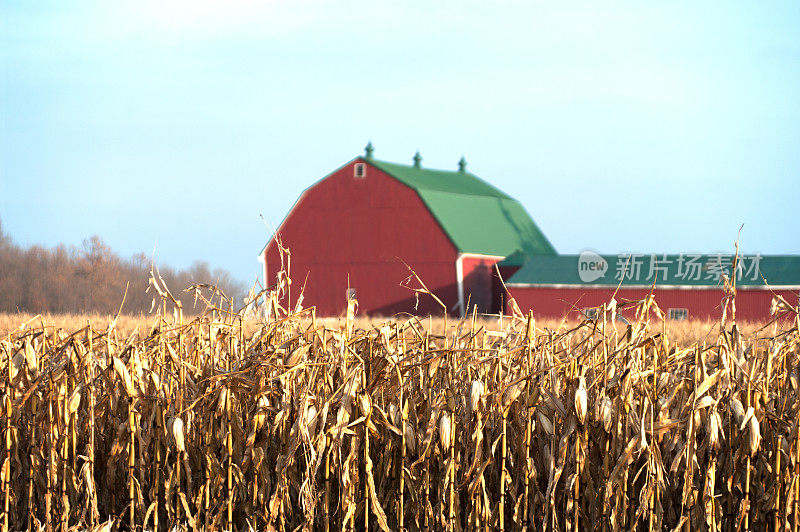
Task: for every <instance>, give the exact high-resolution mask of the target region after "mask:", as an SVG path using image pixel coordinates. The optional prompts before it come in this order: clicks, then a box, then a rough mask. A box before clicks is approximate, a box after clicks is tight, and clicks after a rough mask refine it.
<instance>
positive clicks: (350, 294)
mask: <svg viewBox="0 0 800 532" xmlns="http://www.w3.org/2000/svg"><path fill="white" fill-rule="evenodd" d="M346 297H347V300H348V301H350V300H351V299H355V298H356V289H355V288H348V289H347V294H346Z"/></svg>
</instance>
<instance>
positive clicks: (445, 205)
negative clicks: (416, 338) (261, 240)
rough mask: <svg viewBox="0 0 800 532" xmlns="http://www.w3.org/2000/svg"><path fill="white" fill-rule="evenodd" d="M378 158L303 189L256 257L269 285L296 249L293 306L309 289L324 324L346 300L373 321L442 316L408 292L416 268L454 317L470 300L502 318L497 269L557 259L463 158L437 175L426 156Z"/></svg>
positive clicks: (308, 299)
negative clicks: (506, 263)
mask: <svg viewBox="0 0 800 532" xmlns="http://www.w3.org/2000/svg"><path fill="white" fill-rule="evenodd" d="M372 151H373V150H372V146H371V144H370V145H368V146H367V149H366V155H365V156H364V157H358V158H356V159H354V160H352V161H350V162H348V163H347V164H345V165H344V166H342V167H341V168H339V169H338V170H335V171H334V172H333V173H331V174H329V175H328V176H326V177H324V178H323V179H321V180H320V181H318V182H317V183H316V184H314V185H312V186H311V187H309V188H308V189H306V190H305V191H304V192H303V193H302V194H301V195H300V198H299V199H298V200H297V202H296V203H295V205H294V207H292V209H291V211H290V212H289V214H288V215H287V216H286V218H285V219H284V220H283V222H282V223H281V224H280V226H279V227H278V229H277V231H276V233H275V235H273V237H272V238H271V239H270V241H269V242H268V243H267V245H266V246H265V247H264V249H263V250H262V252H261V254H260V255H259V260H261V261H262V262H263V268H264V279H265V281H266V282H267V284H268V285H269V284H273V283H274V282H275V279H276V274H277V272H278V271H279V270H280V268H281V257H280V253H279V246H278V245H277V244H278V242H280V244H281V245H282V246H283V247H285V248H288V249H289V251H290V256H291V266H290V267H291V271H290V275H291V278H292V280H293V284H292V287H291V294H290V297H291V299H292V301H291V304H292V305H294V300H295V299H296V298H297V295H298V294H299V292H300V289H301V288H302V291H303V305H304V306H306V307H308V306H312V305H313V306H316V308H317V312H318V314H320V315H323V316H324V315H338V314H341V313H342V311H343V310H344V308H345V306H346V300H347V298H348V297H355V298H356V299H357V300H358V305H359V311H360V312H366V313H368V314H376V315H391V314H395V313H398V312H410V313H415V314H428V313H434V314H436V313H440V312H441V311H442V309H441V307H440V306H439V305H438V304H437V303H436V302H435V301H434V300H433V298H431V297H429V296H424V295H421V296H420V297H419V299H418V300H417V298H416V297H415V294H414V292H412V291H411V290H410V289H409V288H408V287H407V286H403V283H404V281H405V280H406V279H408V277H409V275H410V273H409V269H408V268H411V269H413V270H414V272H416V274H417V275H418V276H419V277H420V278H421V279H422V281H423V282H424V283H425V284H426V285H427V287H428V288H429V289H430V290H431V291H432V292H433V293H434V294H436V296H437V297H438V298H439V299H441V301H442V302H443V303H444V304H445V305H446V306H447V309H448V312H450V313H453V314H462V313H463V312H464V311H465V308H466V305H467V303H468V302H469V305H470V308H471V307H472V305H473V304H474V305H477V306H478V310H479V311H480V312H499V311H500V310H501V309H502V307H501V303H500V298H499V297H498V294H497V290H496V288H494V289H493V282H492V278H493V275H492V271H493V266H494V264H495V263H496V262H498V261H500V260H503V259H504V258H505V257H506V256H508V255H510V254H512V253H514V252H515V251H521V252H524V253H525V254H527V255H533V254H538V255H554V254H555V250H554V249H553V246H552V245H550V242H548V240H547V239H546V238H545V236H544V235H543V234H542V232H541V231H540V230H539V228H538V227H537V226H536V224H535V223H534V221H533V220H532V219H531V217H530V215H528V213H527V212H526V211H525V209H524V208H523V206H522V205H521V204H520V203H519V202H518V201H516V200H515V199H513V198H511V197H510V196H508V195H507V194H505V193H503V192H502V191H500V190H498V189H497V188H495V187H493V186H492V185H490V184H489V183H487V182H485V181H483V180H482V179H480V178H478V177H477V176H475V175H473V174H471V173H470V172H468V171H467V170H466V162H465V161H464V160H463V158H462V160H461V161H459V169H458V171H445V170H431V169H427V168H423V167H422V164H421V157H420V156H419V153H417V155H416V156H415V157H414V164H413V165H411V166H406V165H401V164H395V163H388V162H384V161H378V160H376V159H374V158H373V157H372ZM406 265H408V267H407V266H406ZM409 284H410V285H412V286H417V285H416V284H415V283H409Z"/></svg>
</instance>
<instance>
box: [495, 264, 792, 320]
mask: <svg viewBox="0 0 800 532" xmlns="http://www.w3.org/2000/svg"><path fill="white" fill-rule="evenodd" d="M519 264H520V261H519V260H516V261H515V260H514V258H509V260H508V261H505V262H504V263H501V265H502V266H503V267H505V268H507V269H508V268H514V267H519ZM732 266H733V257H732V256H731V255H719V254H718V255H693V254H681V255H664V254H660V255H652V254H651V255H634V254H623V255H615V256H600V255H597V254H595V253H592V252H584V253H582V254H581V255H559V256H550V257H544V256H534V257H531V258H530V259H529V260H527V262H525V263H524V265H522V267H521V268H520V269H519V270H518V271H517V272H516V273H514V274H513V275H511V276H510V278H508V280H507V286H508V290H509V292H510V294H511V296H512V297H513V298H514V301H515V302H516V304H517V306H518V307H519V308H520V310H522V311H523V312H525V313H527V312H528V311H533V314H534V316H538V317H546V318H558V319H560V318H562V317H564V316H568V317H572V318H581V317H583V316H587V315H589V316H591V315H592V314H593V313H594V312H595V311H594V309H595V308H596V307H598V306H600V305H602V304H603V303H608V302H610V301H611V298H612V297H613V298H615V299H616V301H617V303H618V305H619V304H622V303H624V302H626V301H627V302H635V301H639V300H642V299H643V298H645V297H646V296H647V295H648V294H649V293H650V291H651V290H653V295H654V298H655V302H656V304H657V305H658V306H659V308H660V309H661V310H662V311H663V312H664V313H665V314H666V317H667V318H668V319H719V318H720V317H721V315H722V310H723V303H722V300H723V297H724V296H725V293H724V289H723V288H724V279H726V278H727V279H732V275H731V270H732ZM798 291H800V256H792V255H781V256H776V255H772V256H766V255H765V256H761V255H749V256H740V257H739V260H738V262H737V266H736V318H737V319H738V320H742V321H764V320H768V319H769V318H770V317H771V310H772V304H773V299H774V298H776V297H778V296H780V297H782V298H783V299H784V300H785V301H786V302H787V303H788V304H789V305H791V306H794V307H796V306H797V305H798ZM632 307H633V305H632V306H631V307H630V308H629V310H628V311H627V313H628V314H629V315H628V317H631V316H630V313H632ZM508 310H509V311H510V308H509V309H508ZM625 314H626V311H625V310H623V311H622V315H625Z"/></svg>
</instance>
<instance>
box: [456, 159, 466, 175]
mask: <svg viewBox="0 0 800 532" xmlns="http://www.w3.org/2000/svg"><path fill="white" fill-rule="evenodd" d="M458 171H459V172H461V173H462V174H463V173H464V172H466V171H467V160H466V159H464V156H463V155H462V156H461V159H459V161H458Z"/></svg>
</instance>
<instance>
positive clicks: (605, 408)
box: [0, 309, 800, 530]
mask: <svg viewBox="0 0 800 532" xmlns="http://www.w3.org/2000/svg"><path fill="white" fill-rule="evenodd" d="M644 310H645V309H643V312H642V314H641V315H642V316H647V315H649V314H648V313H647V312H645V311H644ZM785 311H786V316H785V319H784V320H783V321H782V322H781V324H780V325H778V324H770V325H767V326H763V325H761V326H759V325H752V324H751V325H746V326H740V325H734V324H732V323H726V324H720V323H698V322H690V323H678V322H672V323H670V322H666V323H665V322H661V321H648V320H646V319H644V318H643V319H642V320H640V321H638V322H634V323H631V324H630V325H622V324H619V323H617V324H616V326H615V325H614V324H612V323H609V322H607V321H603V320H602V319H600V320H598V321H587V322H583V323H559V322H548V323H542V322H535V321H534V320H532V319H530V318H528V317H525V316H517V317H513V318H512V317H504V318H503V319H502V321H501V320H500V319H498V318H497V317H485V318H483V319H477V318H476V319H466V320H454V319H448V320H447V322H446V323H445V320H444V319H430V320H428V319H417V318H410V319H405V320H393V321H386V320H375V321H371V320H369V319H365V318H357V317H355V316H354V315H353V314H352V313H350V314H348V315H346V316H344V317H343V318H341V319H326V320H322V319H316V318H315V316H314V315H313V311H312V310H311V309H306V310H305V311H303V312H301V313H299V314H290V315H286V314H285V313H284V314H280V313H278V315H277V317H276V316H275V315H273V316H272V317H271V319H270V320H268V321H258V320H255V319H245V318H244V317H243V316H239V315H235V314H230V313H227V312H225V311H223V310H221V309H210V310H209V312H207V313H206V314H205V315H203V316H201V317H197V318H193V319H189V318H186V319H185V320H184V319H183V318H182V317H181V316H180V313H177V312H176V313H171V312H170V313H168V315H166V316H158V315H157V316H148V317H138V318H131V317H120V318H119V320H117V321H116V323H114V324H113V326H112V327H109V324H110V323H112V320H111V319H110V318H109V317H102V316H46V317H36V316H23V315H6V316H3V317H2V318H0V333H2V335H1V336H0V372H2V377H1V378H0V383H2V391H3V396H2V407H3V409H2V417H0V426H2V428H3V438H2V440H3V442H2V444H0V445H1V447H0V449H2V451H3V452H4V460H5V461H4V468H3V475H2V484H1V485H0V509H2V512H1V513H2V517H1V518H0V525H2V527H3V529H4V530H21V529H29V530H30V529H35V528H39V527H44V528H51V529H56V530H71V529H77V528H81V529H91V528H99V527H102V526H108V527H111V528H115V529H120V530H132V529H136V530H142V529H145V530H154V529H159V530H167V529H172V528H173V527H176V526H177V527H178V528H180V529H197V530H199V529H206V530H249V529H251V528H252V529H255V530H294V529H301V530H399V529H402V528H404V527H405V528H407V529H410V530H426V529H432V530H498V529H505V530H533V529H547V530H574V529H575V528H576V527H577V528H578V529H581V530H630V529H648V530H662V529H670V530H672V529H678V530H698V529H704V528H710V529H713V530H736V529H743V530H767V529H770V530H772V529H775V530H784V529H786V528H795V529H796V527H797V526H798V518H799V517H800V512H798V500H799V497H800V469H799V468H798V466H799V465H800V446H798V440H800V433H799V432H798V430H800V429H798V421H797V420H798V414H800V389H798V378H799V377H800V375H798V368H799V364H800V337H799V336H798V327H797V323H798V321H797V309H785ZM88 324H90V325H88Z"/></svg>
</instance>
